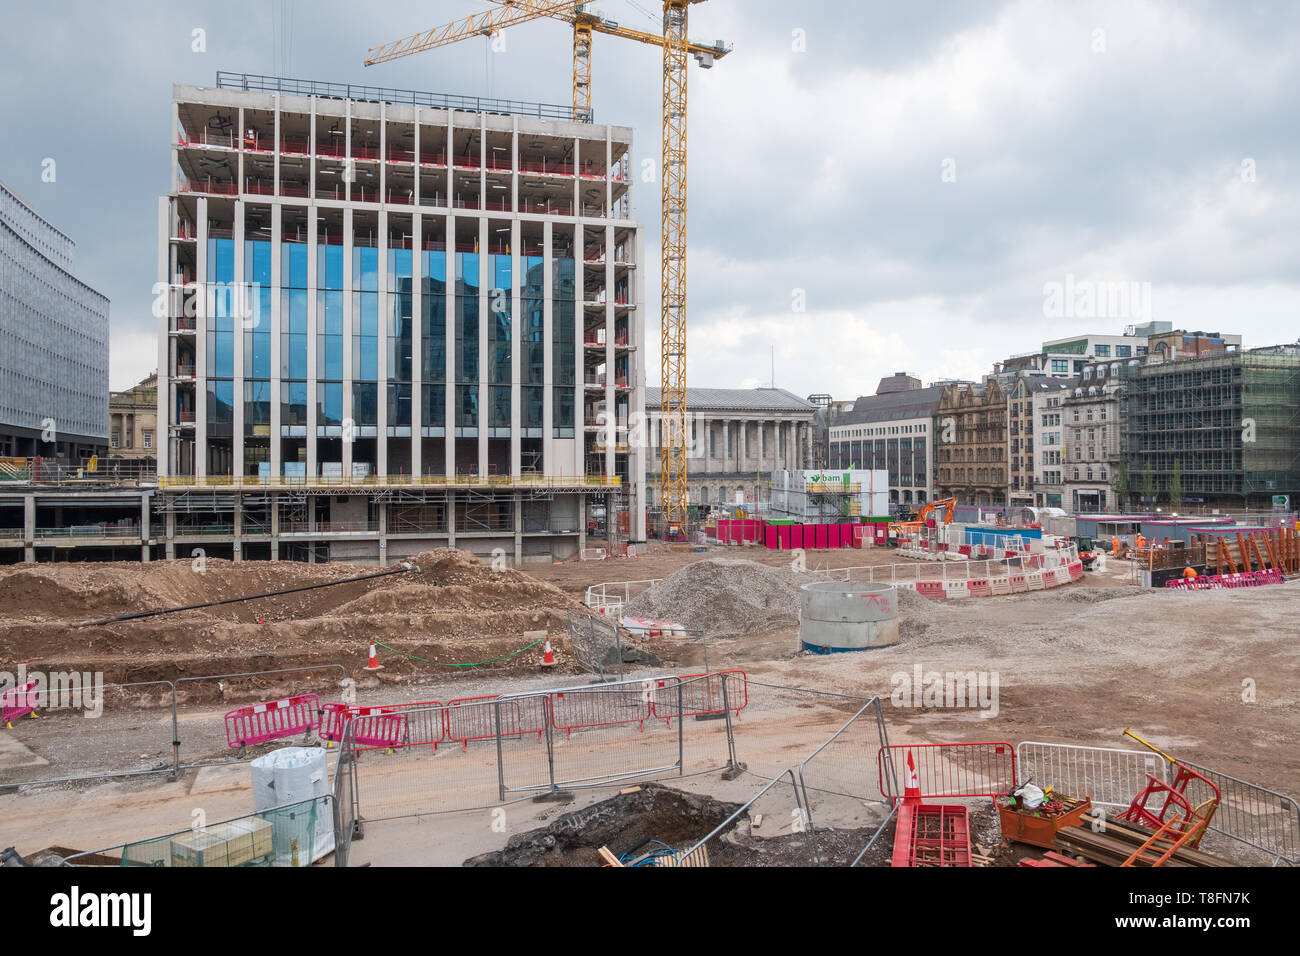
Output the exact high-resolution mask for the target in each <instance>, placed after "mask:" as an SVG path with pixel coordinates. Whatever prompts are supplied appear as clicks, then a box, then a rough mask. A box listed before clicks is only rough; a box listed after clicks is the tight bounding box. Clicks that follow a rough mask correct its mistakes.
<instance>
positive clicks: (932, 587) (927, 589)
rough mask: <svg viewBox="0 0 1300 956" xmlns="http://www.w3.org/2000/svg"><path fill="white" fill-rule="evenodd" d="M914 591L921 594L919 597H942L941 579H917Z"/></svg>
mask: <svg viewBox="0 0 1300 956" xmlns="http://www.w3.org/2000/svg"><path fill="white" fill-rule="evenodd" d="M916 593H917V594H919V595H921V597H927V598H934V599H937V598H942V597H943V596H944V593H943V582H942V581H917V582H916Z"/></svg>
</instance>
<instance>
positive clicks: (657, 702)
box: [650, 670, 749, 726]
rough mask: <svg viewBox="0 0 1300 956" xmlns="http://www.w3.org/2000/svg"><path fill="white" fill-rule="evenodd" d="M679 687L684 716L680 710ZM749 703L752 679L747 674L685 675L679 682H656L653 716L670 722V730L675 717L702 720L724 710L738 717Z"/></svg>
mask: <svg viewBox="0 0 1300 956" xmlns="http://www.w3.org/2000/svg"><path fill="white" fill-rule="evenodd" d="M724 682H725V684H726V694H725V695H724V694H723V684H724ZM679 684H680V686H681V713H678V710H677V708H678V692H677V687H678V685H679ZM748 703H749V679H748V678H747V677H746V676H745V672H744V671H741V670H733V671H715V672H713V673H710V674H686V675H683V676H682V677H679V678H660V679H657V680H656V681H655V688H654V694H653V695H652V696H651V701H650V713H651V714H652V715H653V716H654V717H655V719H656V720H664V721H667V722H668V724H669V726H671V725H672V722H673V718H674V717H702V716H704V715H705V714H721V713H723V711H724V710H731V711H735V712H736V713H737V714H738V713H740V712H741V711H742V710H744V709H745V705H746V704H748Z"/></svg>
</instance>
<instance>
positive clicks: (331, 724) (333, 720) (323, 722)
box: [316, 703, 348, 743]
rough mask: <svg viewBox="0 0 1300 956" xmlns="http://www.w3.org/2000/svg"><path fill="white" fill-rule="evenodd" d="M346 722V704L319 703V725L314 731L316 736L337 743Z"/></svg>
mask: <svg viewBox="0 0 1300 956" xmlns="http://www.w3.org/2000/svg"><path fill="white" fill-rule="evenodd" d="M347 722H348V705H347V704H336V703H331V704H321V708H320V727H319V728H318V729H317V731H316V736H317V737H319V738H320V739H321V740H325V741H328V742H329V743H338V742H339V741H340V740H342V739H343V730H344V728H345V727H346V726H347Z"/></svg>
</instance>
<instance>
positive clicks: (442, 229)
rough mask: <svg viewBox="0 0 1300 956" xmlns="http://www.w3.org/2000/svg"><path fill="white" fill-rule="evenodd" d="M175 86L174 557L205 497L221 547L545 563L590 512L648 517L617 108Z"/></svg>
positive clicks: (170, 311) (634, 280)
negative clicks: (444, 553) (578, 115)
mask: <svg viewBox="0 0 1300 956" xmlns="http://www.w3.org/2000/svg"><path fill="white" fill-rule="evenodd" d="M171 109H172V114H171V124H170V126H171V131H172V138H171V143H170V159H171V163H170V166H171V169H172V180H171V183H170V189H169V190H168V191H167V195H166V196H164V197H163V198H162V200H161V202H160V204H159V217H158V230H159V256H158V273H159V280H160V285H161V286H162V287H165V288H166V289H167V292H168V294H167V296H166V302H165V306H166V307H165V308H164V309H159V310H157V311H158V314H159V330H158V331H159V354H158V363H159V367H160V369H161V370H162V371H161V373H160V381H159V387H158V419H159V429H160V430H162V429H164V428H165V433H164V434H165V441H164V442H163V443H162V445H161V447H160V448H159V452H160V454H159V460H158V495H159V498H160V499H161V503H162V505H163V507H162V509H161V511H162V516H161V517H162V523H163V524H164V526H165V527H166V528H167V541H168V547H167V552H168V556H171V552H172V550H173V544H174V543H175V544H179V543H182V542H181V540H180V539H179V537H178V536H177V535H174V534H173V533H172V528H173V527H174V526H176V525H178V524H182V523H184V524H188V523H189V522H190V521H191V520H198V521H200V522H201V523H203V524H210V523H212V521H213V520H217V519H212V518H209V517H207V516H209V515H212V514H213V513H220V514H221V515H223V516H224V517H223V518H222V519H220V520H219V522H218V523H219V524H220V525H222V526H223V527H222V528H221V532H220V534H219V535H218V536H217V537H216V538H215V539H214V540H211V541H205V542H203V543H204V544H205V545H207V546H208V547H209V549H210V551H209V553H212V550H211V549H215V553H218V554H221V553H223V551H224V552H225V553H226V554H229V553H230V551H229V550H227V549H233V555H234V556H235V557H239V556H241V555H242V557H245V558H247V557H263V558H272V559H274V558H278V557H289V556H298V555H299V554H301V553H302V552H304V551H305V554H306V556H307V557H309V558H310V559H313V560H315V559H317V558H331V559H344V560H352V561H366V560H378V561H379V562H380V563H383V562H384V561H386V560H388V559H390V558H395V557H399V556H402V555H405V554H413V553H416V552H418V551H420V550H424V549H426V548H428V547H430V546H436V545H451V546H455V547H460V548H464V549H467V550H473V551H476V552H479V553H495V552H497V551H498V550H502V551H504V552H505V553H506V554H507V555H513V556H514V558H515V560H516V561H526V560H550V559H552V558H555V557H560V558H563V557H568V556H570V555H572V554H575V553H577V551H578V550H579V549H580V548H582V547H584V546H585V537H586V534H587V532H588V530H591V529H593V528H596V527H603V528H606V529H611V530H612V531H613V533H615V534H618V535H621V536H622V538H623V539H624V540H628V539H630V540H632V541H635V540H639V539H642V538H643V537H644V517H643V516H644V513H645V500H644V474H645V461H644V452H643V449H641V448H640V447H633V443H631V442H629V439H628V431H629V428H630V426H631V425H632V424H635V423H636V422H638V421H639V420H640V416H641V415H642V413H643V409H644V403H645V397H644V391H645V390H644V381H645V369H644V361H645V356H644V352H643V349H642V343H643V341H644V315H643V311H642V310H641V308H640V307H641V303H642V300H643V290H642V285H643V283H642V281H641V273H640V271H639V270H638V265H639V263H640V260H641V237H640V233H639V227H638V224H637V223H636V222H635V221H634V220H633V218H632V211H631V202H630V190H631V185H630V181H631V176H630V169H629V164H630V162H631V150H632V131H631V130H630V129H627V128H625V127H617V126H604V125H597V124H595V123H594V122H592V121H591V119H592V118H591V116H590V115H587V116H585V117H583V121H582V122H574V121H573V118H572V111H571V110H570V109H569V108H568V107H558V106H554V107H548V106H545V105H542V104H536V103H515V102H506V101H497V100H492V101H488V100H475V99H466V98H458V97H447V96H437V95H434V94H428V93H418V92H413V91H408V90H385V89H376V88H374V87H364V88H358V87H349V86H344V85H341V84H330V83H317V82H310V81H302V80H289V79H284V78H279V77H258V76H247V75H243V74H219V75H218V80H217V86H216V88H200V87H190V86H177V87H175V89H174V93H173V101H172V107H171ZM286 529H294V531H293V538H294V539H295V540H293V542H292V547H291V548H287V546H288V545H289V543H290V539H289V538H286ZM184 543H187V544H188V543H189V542H184ZM286 548H287V549H286Z"/></svg>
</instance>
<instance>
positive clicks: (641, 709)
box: [550, 680, 655, 736]
mask: <svg viewBox="0 0 1300 956" xmlns="http://www.w3.org/2000/svg"><path fill="white" fill-rule="evenodd" d="M654 683H655V682H654V681H650V680H645V681H642V682H641V683H640V685H639V686H637V685H618V686H614V687H609V688H601V687H593V688H591V689H590V690H565V691H556V692H555V693H553V694H551V695H550V701H551V726H553V727H554V728H555V729H556V730H563V731H564V732H565V736H572V734H573V732H574V731H575V730H582V729H585V728H589V727H612V726H614V725H616V724H636V725H637V729H638V730H640V729H644V726H645V722H646V721H647V720H649V719H650V702H651V700H652V698H653V696H654V690H655V688H654Z"/></svg>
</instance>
